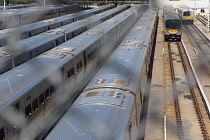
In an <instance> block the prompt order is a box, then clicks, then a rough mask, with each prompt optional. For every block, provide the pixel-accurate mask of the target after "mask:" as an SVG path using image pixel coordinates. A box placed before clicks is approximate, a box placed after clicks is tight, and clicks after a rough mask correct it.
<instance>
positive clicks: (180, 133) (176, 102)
mask: <svg viewBox="0 0 210 140" xmlns="http://www.w3.org/2000/svg"><path fill="white" fill-rule="evenodd" d="M168 50H169V59H170V69H171V78H172V85H173V95H174V105H175V111H176V112H175V113H176V118H177V119H176V123H177V129H178V130H177V131H178V137H179V139H181V140H183V139H184V135H183V129H182V117H181V111H180V107H179V100H178V95H177V91H176V89H177V88H176V83H175V73H174V66H173V61H172V52H171V46H170V42H168Z"/></svg>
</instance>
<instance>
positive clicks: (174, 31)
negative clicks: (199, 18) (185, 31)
mask: <svg viewBox="0 0 210 140" xmlns="http://www.w3.org/2000/svg"><path fill="white" fill-rule="evenodd" d="M164 32H169V33H171V34H175V33H177V32H179V31H178V30H164Z"/></svg>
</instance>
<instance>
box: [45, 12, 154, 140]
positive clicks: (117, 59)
mask: <svg viewBox="0 0 210 140" xmlns="http://www.w3.org/2000/svg"><path fill="white" fill-rule="evenodd" d="M156 15H157V11H156V10H154V9H149V10H147V11H146V12H145V14H144V15H143V16H142V17H141V19H140V21H139V22H137V24H136V25H135V26H134V28H133V29H132V30H131V31H130V33H129V34H128V35H127V36H126V37H125V39H124V40H123V42H122V43H121V44H120V46H119V47H118V48H117V49H116V50H115V51H114V52H113V54H112V55H111V57H110V58H109V59H108V60H107V61H106V63H105V64H104V65H103V66H102V68H101V69H100V70H99V71H98V73H97V74H96V75H95V76H94V78H93V79H92V80H91V81H90V83H89V84H88V86H87V87H86V88H85V90H84V91H83V93H82V94H81V95H80V96H79V97H78V99H77V100H76V101H75V102H74V104H73V105H72V106H71V107H70V109H69V110H68V111H67V112H66V113H65V114H64V116H63V117H62V118H61V120H60V121H59V122H58V123H57V125H56V126H55V128H54V129H53V130H52V131H51V132H50V134H49V135H48V136H47V138H46V140H61V139H62V140H67V139H69V137H71V138H72V139H101V140H107V139H110V138H112V139H116V140H122V139H124V138H125V135H126V131H127V129H128V126H129V121H128V120H129V118H130V114H131V111H132V107H133V103H134V99H135V98H134V96H133V95H132V94H130V93H129V91H127V90H125V91H126V92H125V91H122V90H119V89H114V88H110V89H109V88H98V89H97V88H96V89H94V87H95V86H96V85H98V86H99V87H100V86H105V85H106V84H107V85H112V86H114V85H117V86H119V87H120V86H123V84H124V87H126V88H133V89H135V88H136V87H137V86H138V85H139V76H140V73H141V68H142V66H143V63H144V62H145V55H146V54H147V49H148V45H149V44H150V42H149V41H150V35H152V28H153V27H154V25H155V24H154V23H155V19H156ZM136 62H137V64H138V65H135V64H136ZM139 70H140V71H139ZM115 78H116V79H118V81H116V82H114V79H115ZM119 78H120V79H119ZM123 79H124V80H125V79H127V80H126V82H123ZM120 80H121V82H123V83H120ZM134 84H135V85H136V86H131V85H134ZM90 88H92V89H93V90H88V89H90ZM113 93H117V96H116V97H115V96H114V97H112V94H113ZM135 93H136V91H135Z"/></svg>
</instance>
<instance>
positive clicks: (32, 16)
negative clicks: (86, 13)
mask: <svg viewBox="0 0 210 140" xmlns="http://www.w3.org/2000/svg"><path fill="white" fill-rule="evenodd" d="M81 10H82V8H81V7H79V5H77V4H71V5H57V6H40V7H30V8H23V9H13V10H3V11H1V12H0V30H1V29H5V28H12V27H16V26H20V25H24V24H29V23H33V22H36V21H40V20H44V19H49V18H53V17H57V16H61V15H65V14H70V13H73V12H78V11H81Z"/></svg>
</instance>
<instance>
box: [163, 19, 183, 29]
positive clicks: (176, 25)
mask: <svg viewBox="0 0 210 140" xmlns="http://www.w3.org/2000/svg"><path fill="white" fill-rule="evenodd" d="M166 28H167V29H178V30H179V29H181V28H182V23H181V20H167V21H166Z"/></svg>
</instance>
